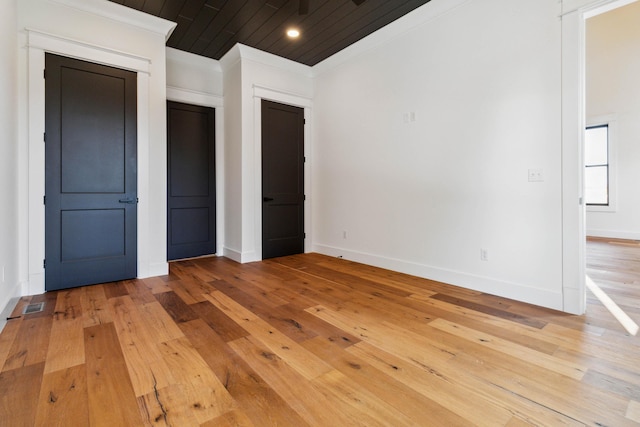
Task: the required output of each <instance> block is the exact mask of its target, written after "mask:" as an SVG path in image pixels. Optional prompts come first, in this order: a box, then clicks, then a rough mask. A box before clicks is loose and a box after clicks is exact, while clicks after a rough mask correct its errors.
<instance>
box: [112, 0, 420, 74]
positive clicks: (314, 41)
mask: <svg viewBox="0 0 640 427" xmlns="http://www.w3.org/2000/svg"><path fill="white" fill-rule="evenodd" d="M110 1H113V2H114V3H119V4H122V5H124V6H127V7H130V8H133V9H137V10H140V11H143V12H146V13H149V14H151V15H155V16H159V17H162V18H164V19H167V20H170V21H173V22H177V24H178V25H177V27H176V29H175V31H174V32H173V34H172V35H171V37H170V38H169V41H168V42H167V45H168V46H170V47H173V48H176V49H179V50H183V51H187V52H191V53H194V54H196V55H201V56H206V57H209V58H213V59H220V58H222V57H223V56H224V54H225V53H227V52H228V51H229V49H231V48H232V47H233V46H234V45H235V44H236V43H242V44H245V45H247V46H251V47H254V48H256V49H260V50H262V51H265V52H269V53H272V54H274V55H278V56H282V57H284V58H288V59H291V60H293V61H296V62H299V63H302V64H306V65H310V66H313V65H315V64H317V63H319V62H321V61H323V60H324V59H326V58H328V57H330V56H331V55H333V54H334V53H337V52H339V51H340V50H342V49H344V48H345V47H347V46H349V45H351V44H353V43H355V42H357V41H358V40H360V39H362V38H364V37H366V36H367V35H369V34H371V33H372V32H374V31H376V30H378V29H380V28H382V27H384V26H385V25H387V24H389V23H391V22H393V21H395V20H396V19H398V18H400V17H401V16H403V15H405V14H407V13H409V12H411V11H412V10H414V9H415V8H417V7H419V6H422V5H423V4H425V3H428V2H429V0H110ZM300 2H302V5H301V4H300ZM356 3H360V4H359V5H357V4H356ZM307 5H308V11H307V12H306V13H305V10H304V9H305V7H306V6H307ZM301 12H302V13H301ZM290 27H297V28H298V29H299V30H300V32H301V35H300V37H299V38H298V39H289V38H288V37H287V36H286V34H285V32H286V30H287V29H288V28H290Z"/></svg>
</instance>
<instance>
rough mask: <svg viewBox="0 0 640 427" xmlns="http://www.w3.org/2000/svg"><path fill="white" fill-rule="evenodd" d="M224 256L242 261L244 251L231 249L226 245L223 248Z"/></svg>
mask: <svg viewBox="0 0 640 427" xmlns="http://www.w3.org/2000/svg"><path fill="white" fill-rule="evenodd" d="M222 256H225V257H227V258H229V259H232V260H234V261H235V262H242V252H240V251H236V250H235V249H231V248H228V247H226V246H224V247H223V248H222Z"/></svg>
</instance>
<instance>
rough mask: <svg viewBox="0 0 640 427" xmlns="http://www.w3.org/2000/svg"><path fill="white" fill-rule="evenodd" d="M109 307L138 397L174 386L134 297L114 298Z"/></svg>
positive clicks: (171, 376)
mask: <svg viewBox="0 0 640 427" xmlns="http://www.w3.org/2000/svg"><path fill="white" fill-rule="evenodd" d="M109 304H110V306H111V311H112V312H113V326H114V328H115V330H116V333H117V335H118V341H119V347H120V349H121V350H122V355H123V356H124V360H125V363H126V367H127V371H128V373H129V379H130V381H131V385H132V387H133V391H134V393H135V395H136V396H143V395H146V394H148V393H151V392H152V391H153V390H156V389H158V388H162V387H166V386H168V385H170V384H174V383H175V381H174V379H173V375H172V372H171V370H170V369H169V367H168V366H167V365H166V364H165V362H164V359H163V357H162V354H161V353H160V351H159V349H158V347H157V343H156V342H154V341H151V340H150V338H151V334H150V333H149V330H150V328H148V327H146V326H145V325H146V319H144V318H143V316H142V314H141V313H140V311H139V310H138V306H137V305H136V304H135V303H134V302H133V300H132V299H131V297H130V296H129V295H127V296H122V297H117V298H111V299H110V300H109ZM149 326H151V325H149ZM154 329H155V328H154Z"/></svg>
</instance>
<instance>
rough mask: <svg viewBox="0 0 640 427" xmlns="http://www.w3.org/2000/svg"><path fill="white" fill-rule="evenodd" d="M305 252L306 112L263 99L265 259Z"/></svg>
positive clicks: (263, 237)
mask: <svg viewBox="0 0 640 427" xmlns="http://www.w3.org/2000/svg"><path fill="white" fill-rule="evenodd" d="M303 252H304V109H302V108H299V107H293V106H290V105H284V104H279V103H277V102H272V101H267V100H262V258H263V259H267V258H273V257H278V256H285V255H293V254H299V253H303Z"/></svg>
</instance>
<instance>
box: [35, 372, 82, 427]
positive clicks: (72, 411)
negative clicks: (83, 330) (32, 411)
mask: <svg viewBox="0 0 640 427" xmlns="http://www.w3.org/2000/svg"><path fill="white" fill-rule="evenodd" d="M35 425H38V426H60V427H63V426H71V425H89V395H88V391H87V371H86V369H85V367H84V365H76V366H73V367H70V368H67V369H62V370H58V371H55V372H51V373H45V375H44V377H43V379H42V386H41V389H40V397H39V398H38V408H37V413H36V421H35Z"/></svg>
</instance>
